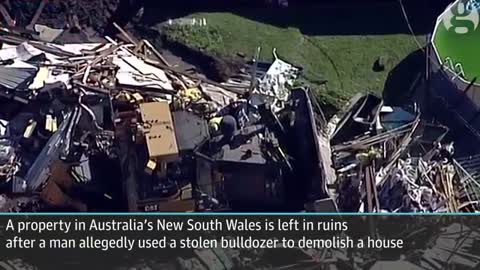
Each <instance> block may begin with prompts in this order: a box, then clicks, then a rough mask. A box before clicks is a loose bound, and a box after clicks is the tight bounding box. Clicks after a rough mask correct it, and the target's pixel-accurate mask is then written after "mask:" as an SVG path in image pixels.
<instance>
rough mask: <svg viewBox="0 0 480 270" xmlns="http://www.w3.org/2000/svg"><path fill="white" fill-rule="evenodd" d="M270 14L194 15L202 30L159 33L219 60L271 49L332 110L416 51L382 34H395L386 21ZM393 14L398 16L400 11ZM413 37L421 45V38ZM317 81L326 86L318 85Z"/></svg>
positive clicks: (410, 42) (379, 82) (409, 42)
mask: <svg viewBox="0 0 480 270" xmlns="http://www.w3.org/2000/svg"><path fill="white" fill-rule="evenodd" d="M277 11H278V14H275V12H277ZM263 12H266V10H263ZM271 12H272V14H267V17H266V18H265V14H260V13H259V15H261V16H264V17H262V18H257V17H256V15H255V11H251V12H250V13H247V14H233V13H228V12H213V13H195V14H192V15H190V17H195V18H206V21H207V26H205V27H200V26H197V27H189V26H187V27H185V26H184V27H179V26H176V27H172V26H168V27H166V28H165V29H164V31H165V32H166V33H167V35H169V36H170V37H171V38H173V39H174V40H176V41H180V42H182V43H184V44H186V45H187V46H190V47H195V48H199V49H201V50H204V51H207V52H210V53H214V54H217V55H220V56H232V55H235V54H237V53H239V52H241V53H244V54H245V55H247V56H248V57H251V56H252V55H253V54H254V52H255V51H256V48H257V47H258V46H260V47H261V48H262V51H261V56H260V57H261V59H263V60H271V59H272V58H273V55H272V50H273V48H277V55H278V56H279V57H281V58H282V59H284V60H286V61H288V62H291V63H293V64H295V65H299V66H303V67H304V70H305V72H304V73H305V74H304V80H305V81H306V82H307V83H308V84H309V85H310V86H311V87H312V88H313V89H314V90H315V93H317V96H318V97H319V100H320V102H321V103H323V104H328V105H333V106H335V107H336V108H340V107H341V106H342V105H343V104H344V102H345V101H346V100H348V99H349V98H350V97H351V96H352V95H354V94H355V93H357V92H359V91H363V92H366V91H369V92H376V93H381V91H382V90H383V88H384V83H385V80H386V78H387V76H388V73H389V71H390V70H391V69H392V68H394V67H395V66H396V65H397V64H398V63H399V62H400V61H401V60H402V59H404V58H405V57H406V56H407V55H408V54H409V53H411V52H412V51H414V50H416V49H418V45H417V44H416V43H415V41H414V39H413V38H412V36H410V35H408V34H403V32H401V33H402V34H390V33H388V32H395V31H397V30H396V29H393V30H392V31H390V30H389V29H388V24H389V23H391V22H389V21H388V20H387V21H384V20H382V19H380V20H378V21H377V22H374V21H371V18H370V19H369V17H368V16H366V17H365V19H366V20H367V22H366V26H365V29H363V28H362V25H359V24H362V21H361V20H359V18H352V16H351V14H346V15H345V14H344V15H345V16H346V17H344V20H345V21H342V25H338V22H339V18H337V17H335V19H334V20H333V21H332V22H331V23H330V24H328V25H327V24H325V22H326V21H328V20H327V19H326V18H321V19H319V20H317V18H315V17H312V14H311V13H312V12H315V14H317V13H316V12H318V11H312V10H305V9H303V10H298V9H297V10H295V9H286V10H281V11H279V10H275V9H273V10H272V11H271ZM302 12H303V13H302ZM327 12H333V11H332V10H330V11H327ZM394 12H398V10H395V11H394ZM339 14H342V13H339ZM396 14H397V16H401V13H396ZM317 15H318V14H317ZM377 15H378V14H377ZM381 15H382V17H385V16H389V15H386V14H381ZM288 16H290V17H288ZM357 17H358V16H357ZM349 23H351V28H349V27H350V26H349ZM395 23H396V24H398V23H403V19H402V17H400V18H395ZM383 24H386V25H383ZM393 27H397V26H393ZM402 27H403V26H402ZM337 28H338V31H337ZM384 28H385V29H384ZM362 31H364V32H365V33H362ZM369 32H371V33H369ZM417 39H419V40H421V42H424V39H425V38H424V37H417ZM379 58H382V62H383V63H385V70H383V71H374V68H373V66H374V63H375V61H376V60H377V59H379ZM322 80H327V81H328V83H327V84H326V85H325V86H321V85H320V84H319V82H321V81H322Z"/></svg>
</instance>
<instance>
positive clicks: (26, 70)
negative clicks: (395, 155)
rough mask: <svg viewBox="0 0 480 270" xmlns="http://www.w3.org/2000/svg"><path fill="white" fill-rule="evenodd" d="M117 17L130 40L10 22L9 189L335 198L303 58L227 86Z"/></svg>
mask: <svg viewBox="0 0 480 270" xmlns="http://www.w3.org/2000/svg"><path fill="white" fill-rule="evenodd" d="M116 27H117V28H118V29H119V31H120V32H121V33H123V35H122V37H123V39H124V40H123V41H122V40H117V41H115V40H113V39H111V38H109V37H107V41H105V42H103V43H81V44H63V45H60V44H55V43H49V42H45V41H41V40H38V39H35V37H34V36H30V37H29V38H25V36H24V35H20V34H18V32H16V31H15V30H12V28H3V29H2V36H1V37H0V40H1V41H2V48H1V50H0V59H1V63H2V65H1V66H0V85H1V91H0V95H1V96H2V98H1V101H2V110H1V112H0V115H1V117H0V119H1V127H2V129H1V132H2V140H1V156H0V160H1V179H2V189H3V193H4V194H5V195H6V198H8V199H9V200H16V199H18V198H35V199H36V200H38V203H40V204H41V205H42V207H45V208H46V209H50V210H51V209H65V210H75V211H99V210H109V211H110V210H123V211H125V210H128V211H225V210H252V211H259V210H271V211H280V210H281V211H301V210H302V209H304V208H305V205H306V204H310V205H314V204H315V202H322V200H324V199H328V195H327V193H326V191H325V188H324V187H323V181H322V177H323V176H322V170H321V166H320V164H321V160H320V154H319V149H318V148H316V147H312V146H315V145H318V143H317V141H318V138H317V122H318V119H316V116H315V113H314V109H315V108H314V106H313V105H312V99H311V93H310V91H309V90H308V89H305V88H294V87H293V82H294V80H295V79H296V78H297V77H298V76H299V75H300V73H301V68H298V67H295V66H292V65H290V64H288V63H286V62H284V61H282V60H280V58H278V57H277V56H276V54H275V52H274V55H275V59H276V60H275V61H274V62H273V63H257V61H253V62H252V63H250V64H246V65H245V68H244V69H243V70H242V71H241V72H240V73H239V74H238V75H236V76H234V77H233V78H231V79H230V80H229V81H228V82H226V83H217V82H213V81H211V80H208V79H206V78H203V77H201V76H199V75H197V74H195V73H189V72H187V71H182V70H178V69H177V68H175V67H172V66H171V65H170V64H169V63H167V62H166V60H165V59H164V58H163V57H162V55H161V54H160V53H159V52H158V51H157V50H156V49H155V48H154V46H152V45H151V44H150V43H149V42H148V41H147V40H140V41H137V40H136V39H135V38H133V37H132V36H131V35H130V34H128V33H127V32H125V31H124V30H123V29H121V28H120V27H119V26H116ZM37 38H38V37H37ZM252 78H253V79H252ZM290 89H292V90H291V91H290ZM318 128H319V127H318ZM27 201H28V200H27ZM109 201H110V203H109ZM99 202H104V203H99ZM8 205H9V204H7V203H5V204H4V206H5V207H7V206H8ZM98 205H103V206H104V207H107V209H103V208H99V206H98ZM120 205H122V206H120ZM108 207H111V208H108ZM7 208H8V209H4V210H6V211H20V210H22V209H18V208H12V207H7ZM23 210H25V211H27V210H28V209H26V208H25V209H23Z"/></svg>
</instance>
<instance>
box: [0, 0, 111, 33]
mask: <svg viewBox="0 0 480 270" xmlns="http://www.w3.org/2000/svg"><path fill="white" fill-rule="evenodd" d="M119 2H120V0H51V1H48V2H47V4H46V5H45V7H44V9H43V12H42V14H41V16H40V18H39V20H38V23H39V24H44V25H47V26H50V27H53V28H57V29H62V28H65V27H66V26H67V22H68V19H67V16H68V14H69V13H75V14H76V15H77V17H78V19H79V22H80V25H81V26H86V27H91V28H93V29H95V30H96V31H102V30H103V28H104V27H105V25H106V24H107V22H108V18H110V16H111V15H112V14H113V13H114V11H115V10H116V8H117V6H118V4H119ZM39 4H40V0H28V1H26V0H10V1H7V9H8V10H9V11H10V15H11V16H12V18H14V19H15V20H16V22H17V25H18V26H26V25H28V24H29V23H30V21H31V19H32V18H33V16H34V14H35V11H36V10H37V8H38V5H39Z"/></svg>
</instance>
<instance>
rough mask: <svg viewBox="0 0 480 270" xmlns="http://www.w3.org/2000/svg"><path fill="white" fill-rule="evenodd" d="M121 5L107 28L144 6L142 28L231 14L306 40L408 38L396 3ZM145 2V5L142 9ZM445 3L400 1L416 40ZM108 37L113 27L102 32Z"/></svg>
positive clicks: (243, 0)
mask: <svg viewBox="0 0 480 270" xmlns="http://www.w3.org/2000/svg"><path fill="white" fill-rule="evenodd" d="M131 2H132V1H131V0H123V1H121V4H120V7H119V8H118V10H117V12H116V13H115V14H114V15H113V17H112V18H111V20H110V21H111V22H113V21H116V22H117V23H119V24H121V25H122V24H123V25H124V24H126V22H128V20H129V18H131V17H132V16H134V15H135V14H136V13H137V12H138V10H139V9H140V7H142V6H144V15H143V23H144V24H147V25H153V24H156V23H159V22H162V21H165V20H167V19H170V18H178V17H184V16H187V15H190V14H192V13H197V12H230V13H233V14H236V15H238V16H242V17H245V18H248V19H250V20H255V21H259V22H262V23H267V24H271V25H275V26H279V27H295V28H298V29H299V30H300V31H301V32H302V33H303V34H306V35H383V34H401V33H404V34H410V30H409V28H408V26H407V24H406V23H405V19H404V16H403V12H402V8H401V6H400V4H399V2H398V1H397V0H362V1H358V0H343V1H332V0H324V1H320V0H317V1H309V0H297V1H292V0H291V1H290V6H289V7H288V8H280V7H272V6H266V5H265V4H263V1H260V0H258V1H248V0H239V1H235V2H234V3H232V1H226V0H223V1H221V0H206V1H201V3H199V1H182V0H177V1H172V2H169V3H161V4H159V3H158V1H134V2H135V3H134V4H133V3H131ZM142 2H144V3H142ZM448 2H450V1H449V0H403V3H404V7H405V11H406V13H407V14H408V17H409V21H410V23H411V26H412V28H413V31H414V32H415V33H416V34H426V33H429V32H431V31H432V29H433V26H434V22H435V18H436V17H437V16H438V14H439V13H440V12H441V11H442V10H443V9H444V8H445V6H446V4H447V3H448ZM108 31H112V27H109V29H107V32H108Z"/></svg>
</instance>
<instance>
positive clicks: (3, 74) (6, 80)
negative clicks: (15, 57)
mask: <svg viewBox="0 0 480 270" xmlns="http://www.w3.org/2000/svg"><path fill="white" fill-rule="evenodd" d="M36 72H37V70H36V69H30V68H9V67H0V85H1V86H3V87H6V88H8V89H12V90H14V89H17V88H18V87H20V86H21V85H22V84H26V83H27V82H28V81H29V80H31V79H33V77H34V76H35V74H36Z"/></svg>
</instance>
